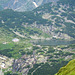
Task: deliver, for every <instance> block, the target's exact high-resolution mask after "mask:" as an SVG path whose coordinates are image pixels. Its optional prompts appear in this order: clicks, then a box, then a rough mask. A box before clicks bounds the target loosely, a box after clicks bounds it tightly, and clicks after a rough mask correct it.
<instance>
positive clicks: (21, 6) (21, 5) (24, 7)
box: [0, 0, 57, 11]
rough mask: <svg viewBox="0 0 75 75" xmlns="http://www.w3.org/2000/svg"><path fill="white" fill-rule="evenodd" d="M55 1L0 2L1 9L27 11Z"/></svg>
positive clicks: (8, 0)
mask: <svg viewBox="0 0 75 75" xmlns="http://www.w3.org/2000/svg"><path fill="white" fill-rule="evenodd" d="M52 1H57V0H0V5H1V7H2V8H3V9H7V8H10V9H13V10H16V11H29V10H32V9H34V8H36V7H38V6H40V5H43V4H45V3H48V2H52Z"/></svg>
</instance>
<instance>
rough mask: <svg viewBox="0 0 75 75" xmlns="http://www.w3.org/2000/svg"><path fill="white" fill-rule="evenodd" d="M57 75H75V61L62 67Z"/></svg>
mask: <svg viewBox="0 0 75 75" xmlns="http://www.w3.org/2000/svg"><path fill="white" fill-rule="evenodd" d="M56 75H75V59H74V60H71V61H70V62H69V63H68V64H67V65H66V66H65V67H62V68H61V69H60V70H59V71H58V73H57V74H56Z"/></svg>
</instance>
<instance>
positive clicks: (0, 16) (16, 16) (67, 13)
mask: <svg viewBox="0 0 75 75" xmlns="http://www.w3.org/2000/svg"><path fill="white" fill-rule="evenodd" d="M74 9H75V8H74V7H73V8H72V7H70V6H67V5H62V4H59V5H54V4H53V3H47V4H44V5H42V6H40V7H38V8H36V9H34V10H33V11H28V12H15V11H13V10H11V9H7V10H3V11H0V24H1V25H0V26H1V27H3V26H6V27H8V28H9V29H13V30H14V31H17V32H19V33H21V34H22V35H24V33H26V35H27V36H29V37H30V36H31V35H34V34H36V35H37V34H38V35H40V36H43V34H44V33H46V34H48V35H49V36H51V37H50V38H55V39H68V40H69V39H74V38H75V10H74ZM30 28H31V29H30ZM35 28H37V31H38V29H40V30H41V33H40V32H37V31H36V30H34V29H35ZM22 30H23V31H22ZM31 31H32V33H31ZM42 32H43V33H42ZM38 35H37V36H38ZM31 37H32V36H31Z"/></svg>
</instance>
